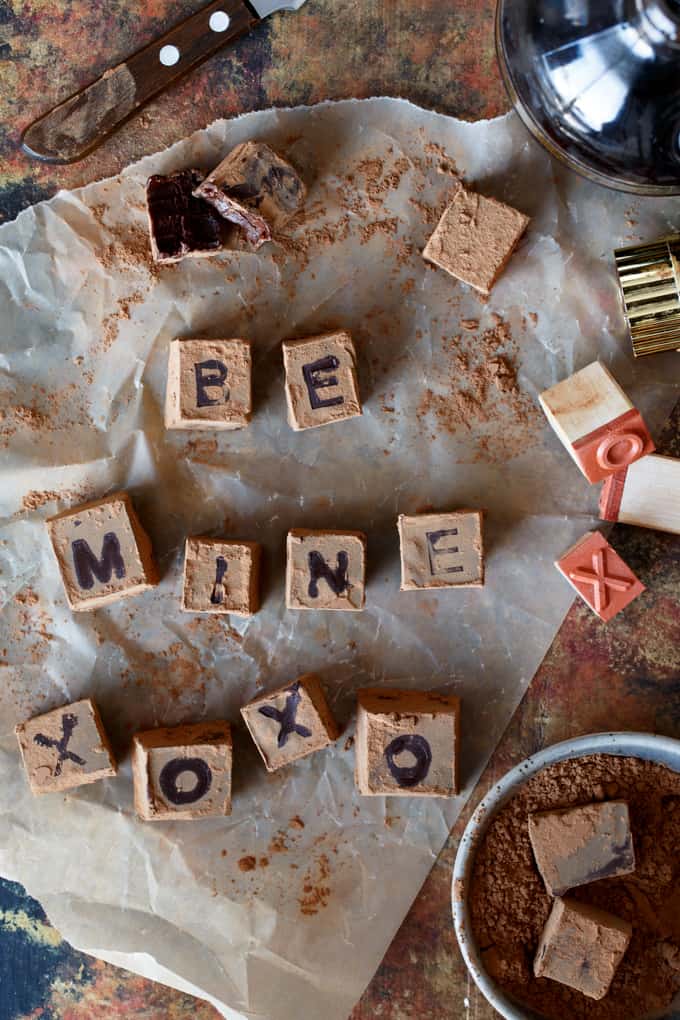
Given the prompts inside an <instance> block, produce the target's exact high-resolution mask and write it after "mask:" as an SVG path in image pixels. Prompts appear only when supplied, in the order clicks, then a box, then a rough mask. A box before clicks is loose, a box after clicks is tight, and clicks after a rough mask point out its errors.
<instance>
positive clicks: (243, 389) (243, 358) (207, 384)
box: [165, 339, 252, 429]
mask: <svg viewBox="0 0 680 1020" xmlns="http://www.w3.org/2000/svg"><path fill="white" fill-rule="evenodd" d="M251 412H252V396H251V354H250V344H249V343H248V341H247V340H190V339H180V340H173V341H172V343H171V344H170V351H169V355H168V381H167V388H166V392H165V427H166V428H168V429H240V428H243V427H244V426H245V425H247V424H248V422H249V421H250V415H251Z"/></svg>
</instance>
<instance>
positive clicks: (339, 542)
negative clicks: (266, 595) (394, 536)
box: [286, 528, 366, 612]
mask: <svg viewBox="0 0 680 1020" xmlns="http://www.w3.org/2000/svg"><path fill="white" fill-rule="evenodd" d="M365 601H366V536H365V535H363V534H362V533H361V532H360V531H310V530H308V529H306V528H296V529H294V530H293V531H289V532H288V540H287V546H286V606H287V607H288V609H332V610H339V611H344V612H358V611H359V610H361V609H363V608H364V604H365Z"/></svg>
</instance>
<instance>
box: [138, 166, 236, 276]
mask: <svg viewBox="0 0 680 1020" xmlns="http://www.w3.org/2000/svg"><path fill="white" fill-rule="evenodd" d="M202 180H203V175H202V174H200V173H199V172H198V171H197V170H180V171H179V172H178V173H175V174H170V175H169V176H168V177H163V176H161V175H160V174H153V176H151V177H149V180H148V181H147V184H146V202H147V209H148V214H149V232H150V234H151V251H152V254H153V257H154V259H155V261H156V262H179V260H180V259H182V258H184V257H185V255H193V256H197V255H211V254H213V253H214V252H216V251H219V250H220V249H221V248H222V247H223V233H224V223H223V221H222V220H221V219H220V217H219V216H218V215H217V213H216V212H215V210H214V209H213V207H212V206H211V205H210V204H209V203H208V202H205V201H203V200H202V199H201V198H196V197H195V196H194V194H193V192H194V191H195V189H196V188H197V187H198V185H199V184H200V183H201V181H202Z"/></svg>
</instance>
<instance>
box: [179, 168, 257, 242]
mask: <svg viewBox="0 0 680 1020" xmlns="http://www.w3.org/2000/svg"><path fill="white" fill-rule="evenodd" d="M197 194H200V196H201V198H204V199H205V201H206V202H210V204H211V205H213V206H214V207H215V209H217V211H218V213H219V214H220V216H221V217H222V218H223V219H225V220H229V222H230V223H234V224H236V226H237V227H240V228H241V230H242V231H243V233H244V234H245V235H246V240H247V241H248V243H249V244H252V245H253V247H254V248H259V247H261V245H263V244H264V243H265V241H271V239H272V234H271V230H270V229H269V224H268V223H267V221H266V220H265V219H263V218H262V217H261V216H260V215H259V214H258V213H256V212H255V211H254V210H253V209H248V208H247V207H246V206H245V205H241V203H240V202H237V201H236V199H234V198H229V196H228V195H226V194H225V193H224V191H222V189H221V188H219V187H218V186H217V185H216V184H213V182H212V181H204V182H203V184H202V185H201V187H200V189H199V190H198V191H197Z"/></svg>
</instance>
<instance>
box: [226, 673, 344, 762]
mask: <svg viewBox="0 0 680 1020" xmlns="http://www.w3.org/2000/svg"><path fill="white" fill-rule="evenodd" d="M241 715H242V716H243V718H244V720H245V723H246V726H247V727H248V729H249V731H250V735H251V737H252V738H253V740H254V741H255V744H256V746H257V749H258V751H259V752H260V754H261V755H262V760H263V761H264V763H265V765H266V767H267V771H268V772H274V771H276V769H280V768H281V767H282V766H283V765H289V764H290V763H291V762H293V761H297V760H298V758H306V757H307V755H308V754H314V752H315V751H320V750H322V748H324V747H328V746H329V744H332V743H333V741H334V740H337V738H338V727H337V725H336V723H335V720H334V718H333V716H332V715H331V711H330V709H329V707H328V703H327V701H326V698H325V695H324V693H323V689H322V687H321V683H320V681H319V678H318V677H317V676H315V675H314V674H313V673H307V674H306V675H305V676H301V677H299V679H297V680H296V681H295V682H294V683H292V684H286V686H285V687H279V688H278V690H276V691H271V693H269V694H263V695H261V696H260V697H259V698H255V700H254V701H251V702H250V703H249V704H247V705H244V706H243V708H242V709H241Z"/></svg>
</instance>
